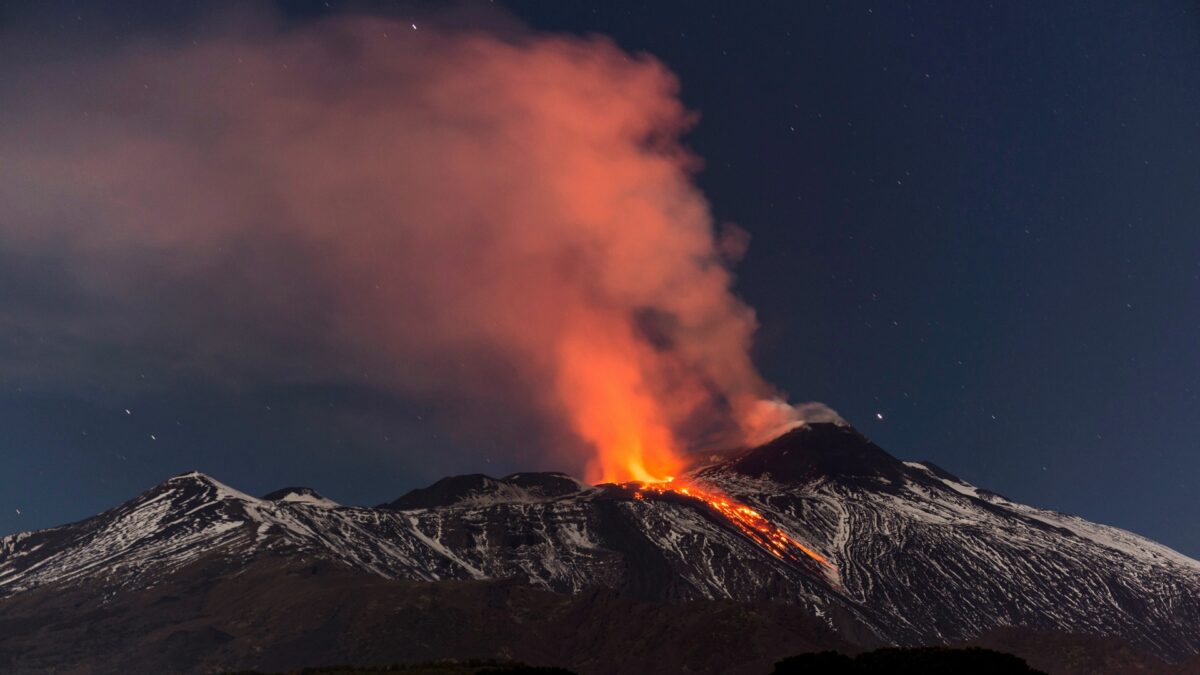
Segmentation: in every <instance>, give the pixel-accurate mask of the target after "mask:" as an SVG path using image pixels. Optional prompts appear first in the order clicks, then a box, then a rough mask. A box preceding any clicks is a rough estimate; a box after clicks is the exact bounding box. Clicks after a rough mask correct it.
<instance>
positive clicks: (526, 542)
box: [0, 424, 1200, 672]
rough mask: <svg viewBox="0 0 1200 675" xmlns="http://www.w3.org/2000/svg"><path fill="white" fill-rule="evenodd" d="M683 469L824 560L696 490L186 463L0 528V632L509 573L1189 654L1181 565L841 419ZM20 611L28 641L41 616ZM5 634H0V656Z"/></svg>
mask: <svg viewBox="0 0 1200 675" xmlns="http://www.w3.org/2000/svg"><path fill="white" fill-rule="evenodd" d="M693 478H694V479H695V480H700V481H704V482H707V483H709V484H711V485H715V486H717V487H719V488H721V489H722V490H724V491H726V492H727V493H729V494H731V495H733V496H734V497H736V498H738V499H740V500H743V501H744V502H746V503H747V504H749V505H751V506H753V507H754V508H755V509H757V510H758V511H760V512H761V513H763V514H764V515H766V516H767V517H768V518H769V519H771V520H772V521H773V522H774V523H776V524H777V525H779V526H781V527H783V528H784V529H785V530H786V531H787V532H788V533H789V534H791V535H792V536H795V537H797V538H799V539H800V540H802V541H804V542H806V543H807V544H808V545H810V546H811V547H812V548H814V549H816V550H817V551H819V552H820V553H821V554H823V555H825V556H827V557H828V558H829V559H830V560H831V561H832V562H833V563H834V564H835V565H836V566H837V571H836V572H831V571H829V570H826V569H825V568H823V567H821V566H819V565H817V564H815V563H805V562H802V561H800V562H798V561H789V560H781V559H779V558H777V557H775V556H773V555H771V554H770V553H769V552H767V551H766V550H764V549H763V548H761V547H759V546H758V545H757V544H755V543H754V542H753V541H751V540H750V539H748V538H746V537H745V536H744V535H742V534H741V533H740V532H739V531H738V530H737V529H736V528H734V527H732V526H731V525H730V524H729V523H728V522H726V521H725V520H724V519H722V518H721V517H720V516H719V515H718V514H716V513H715V512H713V511H712V510H711V509H709V508H708V507H707V506H706V505H704V504H703V503H701V502H699V501H698V500H695V499H691V498H689V497H686V496H683V495H678V494H664V495H656V494H649V493H647V494H644V495H638V494H635V490H634V489H632V488H630V487H628V486H616V485H604V486H598V487H592V486H587V485H583V484H581V483H579V482H578V481H575V480H574V479H572V478H570V477H568V476H565V475H563V474H518V475H514V476H509V477H506V478H502V479H494V478H490V477H487V476H479V475H475V476H460V477H453V478H447V479H444V480H442V481H439V482H438V483H436V484H434V485H433V486H430V487H429V488H425V489H422V490H416V491H413V492H412V493H409V494H408V495H405V496H403V497H401V498H400V499H397V500H396V501H394V502H392V503H390V504H387V505H383V506H381V507H376V508H354V507H343V506H339V505H337V504H335V503H333V502H332V501H330V500H328V499H325V498H324V497H321V496H320V495H319V494H317V493H316V492H315V491H313V490H310V489H307V488H287V489H284V490H280V491H277V492H274V493H272V494H270V495H267V496H266V497H264V498H255V497H252V496H249V495H246V494H243V493H241V492H239V491H237V490H235V489H233V488H230V487H228V486H225V485H223V484H221V483H219V482H218V481H216V480H214V479H212V478H210V477H208V476H205V475H203V474H198V473H193V474H187V475H183V476H177V477H175V478H172V479H170V480H168V481H166V482H164V483H162V484H161V485H158V486H156V487H155V488H153V489H151V490H150V491H148V492H146V493H144V494H142V495H140V496H138V497H137V498H135V499H133V500H131V501H129V502H127V503H125V504H122V505H121V506H118V507H116V508H114V509H112V510H110V511H108V512H105V513H103V514H100V515H99V516H96V517H94V518H91V519H88V520H85V521H81V522H79V523H75V524H71V525H67V526H63V527H60V528H55V529H51V530H44V531H40V532H33V533H22V534H17V535H13V536H9V537H6V538H4V539H2V540H0V627H2V626H3V622H4V621H5V620H6V618H7V617H9V616H11V615H13V613H14V612H15V611H16V610H14V609H13V608H14V607H27V608H28V607H30V605H29V604H28V603H29V601H30V598H34V597H42V596H43V595H44V594H48V595H53V596H55V597H63V596H64V595H67V596H70V595H71V594H72V593H78V592H82V589H89V592H93V594H94V593H100V594H101V595H100V596H99V597H94V595H88V596H87V598H86V599H81V600H79V602H80V603H82V604H87V603H89V602H98V603H100V605H99V606H100V607H103V606H116V605H119V604H120V603H122V602H125V601H127V600H128V599H129V598H132V597H141V596H140V595H139V594H146V593H155V592H159V591H160V590H161V589H162V588H164V587H167V586H171V587H175V586H178V585H179V584H181V583H184V582H186V581H187V580H188V579H191V581H190V582H188V583H190V584H191V585H192V586H196V585H198V584H199V585H202V584H203V583H206V579H228V578H231V577H236V576H237V575H242V574H247V573H248V572H247V570H251V569H262V568H263V566H267V567H270V566H272V565H285V563H286V565H285V566H286V567H287V568H288V569H289V570H293V571H294V566H295V563H296V561H304V564H305V565H310V564H319V565H322V566H331V567H330V569H336V570H339V572H338V574H339V575H342V574H349V575H358V576H360V577H362V578H364V579H367V578H369V579H378V580H383V581H388V580H390V581H392V582H397V583H399V582H404V583H408V582H420V583H424V584H429V583H430V582H438V583H442V582H446V581H448V580H462V581H471V582H474V583H490V582H491V581H493V580H516V581H519V582H521V583H522V584H523V585H527V586H529V587H530V588H531V590H534V591H537V592H544V593H550V594H552V595H554V594H563V595H573V596H576V597H581V596H586V594H587V593H591V592H594V589H597V588H607V589H612V591H614V592H616V593H617V594H618V597H620V598H623V599H624V600H623V601H628V602H643V603H652V604H657V605H662V606H672V605H677V604H678V603H683V602H694V601H736V602H737V603H743V604H744V605H745V606H753V605H755V604H756V603H757V605H759V606H773V607H774V606H777V607H786V608H789V609H788V610H787V611H789V612H796V613H798V616H804V617H810V618H811V620H813V621H815V622H816V624H817V625H819V626H821V627H823V628H821V630H823V631H826V633H823V635H826V636H829V635H833V634H835V633H836V634H837V635H838V636H839V637H838V638H837V639H838V640H842V641H846V642H849V643H854V644H858V645H862V646H876V645H882V644H890V643H896V644H929V643H951V642H962V641H967V640H971V639H973V638H975V637H976V636H979V635H981V634H985V633H989V631H994V630H997V629H1003V628H1004V627H1008V626H1021V627H1026V628H1029V629H1033V630H1036V631H1043V632H1057V633H1074V634H1085V635H1094V636H1100V637H1106V638H1109V639H1115V640H1118V641H1122V642H1126V643H1129V644H1131V645H1134V646H1136V647H1137V648H1138V649H1141V650H1144V651H1147V652H1151V653H1153V654H1155V655H1157V656H1159V657H1162V658H1165V659H1170V660H1182V659H1186V658H1190V657H1192V656H1194V655H1195V654H1197V652H1200V563H1198V562H1197V561H1195V560H1192V559H1190V558H1187V557H1185V556H1182V555H1180V554H1178V553H1176V552H1174V551H1172V550H1170V549H1168V548H1166V547H1163V546H1161V545H1158V544H1156V543H1154V542H1151V541H1149V540H1146V539H1144V538H1142V537H1138V536H1136V535H1134V534H1131V533H1128V532H1125V531H1122V530H1119V529H1116V528H1111V527H1106V526H1103V525H1097V524H1094V523H1090V522H1087V521H1084V520H1082V519H1079V518H1075V517H1071V516H1066V515H1062V514H1058V513H1054V512H1050V511H1045V510H1042V509H1037V508H1033V507H1029V506H1024V505H1021V504H1016V503H1013V502H1011V501H1009V500H1007V499H1005V498H1003V497H1001V496H999V495H996V494H994V493H990V492H987V491H985V490H981V489H978V488H976V487H974V486H971V485H969V484H967V483H965V482H963V481H961V480H959V479H957V478H955V477H954V476H952V475H950V474H948V473H946V472H945V471H942V470H941V469H939V468H937V467H935V466H933V465H931V464H922V463H915V462H901V461H899V460H897V459H895V458H893V457H891V456H890V455H888V454H887V453H886V452H884V451H883V450H882V449H880V448H878V447H877V446H875V445H874V444H872V443H870V442H869V441H868V440H867V439H865V438H864V437H862V436H861V435H859V434H858V433H857V432H855V431H854V430H853V429H850V428H848V427H843V426H835V425H823V424H814V425H812V426H810V427H802V428H800V429H797V430H794V431H792V432H790V433H788V434H786V435H784V436H782V437H780V438H779V439H776V440H775V441H773V442H771V443H769V444H767V445H765V446H762V447H760V448H756V449H754V450H752V451H749V452H747V453H745V454H744V455H742V456H740V457H736V458H734V459H732V460H729V461H726V462H722V463H719V464H716V465H713V466H709V467H706V468H703V469H701V470H699V471H697V472H696V473H695V474H694V476H693ZM322 569H324V567H323V568H322ZM197 575H201V576H197ZM201 577H203V578H201ZM289 578H293V577H289ZM339 578H340V577H339ZM181 579H182V580H184V581H181ZM293 581H294V582H295V588H294V589H293V591H292V592H294V593H299V594H302V595H303V594H305V593H316V592H319V588H318V587H319V585H320V584H319V582H318V581H316V580H314V581H312V582H311V583H308V582H305V581H303V577H302V575H301V576H299V577H294V578H293ZM434 585H436V584H434ZM156 589H158V590H156ZM105 603H108V605H106V604H105ZM663 603H667V604H666V605H663ZM764 603H766V605H764ZM43 604H44V603H43ZM342 611H350V610H348V609H344V610H342ZM18 614H19V612H18ZM42 614H44V612H43V613H42ZM22 616H25V617H26V619H25V621H26V623H25V624H21V625H26V626H28V625H33V626H34V628H35V629H36V630H34V629H31V630H34V632H33V633H30V635H33V634H37V631H38V630H41V628H37V626H38V625H39V624H38V623H37V622H38V621H43V620H48V619H36V618H33V617H35V616H41V614H38V613H37V612H34V613H33V614H30V615H22ZM58 620H59V621H60V622H61V621H67V623H69V621H68V620H67V619H66V618H59V619H58ZM28 622H33V623H32V624H29V623H28ZM42 628H44V626H43V627H42ZM214 630H218V629H214ZM238 630H242V629H229V628H228V627H226V628H221V629H219V632H220V633H221V635H223V636H228V640H226V638H225V637H219V636H215V634H211V633H205V634H206V635H208V636H209V638H212V639H213V640H216V641H217V642H219V643H220V644H219V645H215V646H213V647H212V649H216V650H218V652H219V651H220V650H219V649H218V647H220V648H221V649H225V648H226V647H223V646H222V645H225V644H226V642H229V641H233V642H234V643H237V641H238V640H239V639H240V638H239V637H238V635H239V633H238ZM10 635H11V633H10ZM189 635H190V634H189ZM192 637H196V636H192ZM177 639H178V640H186V639H190V638H177ZM197 639H199V638H197ZM206 639H207V638H206ZM255 639H257V640H265V641H267V642H270V640H269V639H268V638H265V637H259V638H255ZM595 639H599V638H595ZM6 640H7V641H8V644H6ZM202 642H203V640H202ZM14 644H16V643H13V642H12V639H11V638H5V637H4V633H3V631H0V659H2V658H3V656H4V654H6V653H7V652H6V651H5V650H6V649H7V648H9V647H11V646H12V645H14ZM260 647H262V645H261V644H260ZM262 648H263V649H265V647H262ZM230 649H232V648H230ZM202 651H203V650H202ZM234 652H236V650H234ZM234 652H231V654H232V653H234ZM205 653H208V652H205ZM260 653H261V652H260ZM479 655H480V656H492V655H495V654H479ZM10 656H11V654H10ZM501 656H503V654H501ZM517 656H520V657H521V658H524V659H525V660H531V659H530V658H529V656H528V655H517ZM534 657H535V658H533V659H532V660H533V661H537V658H536V655H534ZM12 658H19V657H12ZM229 658H230V659H231V660H230V661H228V662H226V663H229V664H235V665H239V666H240V665H253V664H251V663H248V662H247V663H243V662H238V661H237V659H236V658H234V656H230V657H229ZM543 661H544V660H543ZM0 663H3V660H0ZM292 665H304V664H303V663H298V664H292ZM573 665H575V667H577V668H578V667H579V664H578V663H575V664H573ZM606 667H610V668H611V667H613V666H612V664H611V663H609V664H607V665H606ZM584 670H587V669H586V668H584ZM628 672H637V671H636V670H630V671H628ZM713 672H718V671H713Z"/></svg>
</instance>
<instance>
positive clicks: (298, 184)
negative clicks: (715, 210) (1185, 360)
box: [0, 16, 798, 480]
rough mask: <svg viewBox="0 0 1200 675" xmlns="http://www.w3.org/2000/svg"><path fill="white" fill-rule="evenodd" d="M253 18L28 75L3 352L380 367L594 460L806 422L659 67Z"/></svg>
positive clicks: (12, 69)
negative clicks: (247, 25)
mask: <svg viewBox="0 0 1200 675" xmlns="http://www.w3.org/2000/svg"><path fill="white" fill-rule="evenodd" d="M253 25H254V28H251V29H239V30H218V31H211V30H210V31H206V32H203V33H199V34H197V35H196V36H195V37H194V39H188V40H175V41H174V42H166V41H158V42H152V41H143V42H140V43H138V44H132V45H126V46H125V47H124V48H122V49H119V50H113V51H109V52H105V53H103V54H102V55H99V56H97V55H94V54H93V55H90V56H88V57H86V58H84V57H60V58H47V59H42V60H34V61H31V62H26V63H23V64H13V63H10V64H9V65H6V66H4V73H5V75H6V77H4V78H3V80H2V82H0V93H2V94H3V97H4V99H5V100H6V101H8V102H10V103H9V104H6V105H5V106H4V108H3V110H2V111H0V158H3V159H2V161H0V262H4V263H5V264H4V267H5V269H6V270H7V272H6V273H5V277H6V278H5V279H0V283H3V284H5V285H6V286H8V287H9V288H10V289H12V290H13V293H11V294H9V300H7V301H6V302H7V303H8V304H7V305H6V308H5V312H4V315H3V318H2V319H0V321H2V322H3V323H0V332H2V334H6V335H9V336H16V337H13V338H12V340H13V347H14V348H13V349H11V350H8V354H9V357H8V358H6V359H4V360H3V361H2V362H0V372H3V373H4V374H5V375H6V376H7V377H9V378H15V379H17V380H22V381H30V380H38V379H41V380H45V379H52V378H62V379H67V380H69V379H72V378H84V379H86V378H87V377H102V376H103V377H114V378H115V377H120V375H119V374H117V373H114V372H109V371H106V370H105V369H106V368H107V367H108V364H111V363H112V362H113V361H114V360H115V361H116V362H118V363H129V362H132V361H138V362H149V363H151V364H152V367H153V368H154V369H156V372H168V373H171V374H172V376H177V377H181V378H188V377H202V378H209V379H219V380H221V381H224V382H227V383H229V384H230V385H231V386H246V385H251V386H252V385H253V383H261V382H284V383H286V382H298V381H306V380H316V379H324V380H334V381H342V380H344V381H358V382H369V383H370V384H371V386H375V387H379V388H382V389H385V390H388V391H392V392H396V393H397V394H398V395H402V396H407V397H414V398H423V399H429V400H435V401H439V402H442V403H443V404H444V406H446V407H459V408H461V409H462V410H466V411H471V414H469V415H464V417H468V418H469V419H470V420H471V421H469V422H465V421H463V420H462V419H459V420H458V421H457V422H456V426H459V427H466V430H467V431H471V432H476V433H481V434H486V433H487V432H488V425H489V424H492V423H496V420H498V419H500V418H503V417H504V416H505V415H506V414H507V413H506V412H505V411H506V410H517V411H519V413H520V414H522V415H528V416H529V417H530V418H531V419H536V420H538V423H539V425H540V427H541V428H543V429H547V430H552V432H551V435H555V437H556V438H558V439H559V440H560V441H561V440H562V439H563V438H568V439H570V442H565V443H561V442H560V443H556V444H555V446H554V447H555V450H550V449H547V451H557V452H561V453H563V456H562V457H561V459H562V460H563V461H566V462H570V463H573V464H572V465H573V466H575V467H576V468H581V469H586V471H587V475H588V477H589V478H592V479H594V480H600V479H618V478H619V479H628V478H638V479H644V478H657V477H661V475H663V474H665V473H666V472H669V471H674V470H675V469H676V468H678V465H679V463H680V457H681V456H683V454H684V453H686V452H687V451H690V450H693V449H700V448H705V447H713V446H716V445H726V446H727V445H731V444H736V443H738V442H742V441H744V440H746V439H749V438H760V437H761V436H762V433H763V429H764V427H770V428H775V427H779V426H781V425H786V424H787V423H789V422H793V421H795V420H796V419H798V418H797V417H796V416H795V414H794V411H793V410H792V409H791V408H790V407H789V406H786V405H779V404H778V403H774V402H772V401H777V400H778V394H777V392H776V391H775V390H774V389H773V388H772V387H771V386H770V385H769V384H767V383H766V382H765V381H764V380H763V378H762V377H761V376H760V375H759V373H758V372H757V371H756V369H755V367H754V365H753V364H752V362H751V359H750V356H749V350H750V343H751V338H752V335H753V333H754V330H755V319H754V314H753V312H752V310H751V309H750V308H749V307H747V306H746V305H745V304H744V303H743V302H742V301H740V300H739V299H738V298H737V297H736V296H735V295H734V293H733V292H732V291H731V285H732V277H731V273H730V270H729V267H728V265H729V264H731V261H732V260H735V259H736V258H737V257H739V256H740V254H741V252H742V251H744V249H745V245H746V237H745V234H744V233H743V232H741V231H740V230H737V229H730V228H726V229H725V231H724V233H723V234H722V235H721V236H718V235H717V233H716V228H715V227H714V223H713V220H712V216H711V214H710V210H709V206H708V204H707V203H706V201H705V198H704V196H703V195H702V194H701V193H700V191H699V190H698V189H697V187H696V186H695V184H694V183H693V181H692V177H693V174H694V172H695V170H696V169H697V168H698V166H699V163H698V161H697V159H696V158H695V157H693V156H692V155H690V154H689V153H688V151H687V150H686V149H685V148H684V147H683V146H682V145H681V144H680V136H681V134H683V133H684V132H685V131H686V130H687V129H688V127H689V125H691V124H692V123H693V121H694V116H693V114H692V113H690V112H689V111H688V110H686V109H685V108H684V107H683V105H682V104H681V103H680V100H679V98H678V96H677V94H678V89H679V83H678V82H677V81H676V79H675V78H674V76H673V75H672V74H671V73H670V72H669V71H668V70H667V69H666V68H665V67H664V66H663V65H662V64H661V63H659V62H658V61H656V60H655V59H653V58H652V57H649V56H646V55H633V54H629V53H626V52H624V51H622V50H621V49H620V48H618V47H617V46H615V45H614V44H613V43H611V42H609V41H607V40H605V39H603V38H578V37H564V36H555V35H544V34H534V33H530V32H520V31H505V33H504V34H503V35H497V34H494V33H489V32H487V31H480V30H477V29H470V28H456V29H446V30H441V31H439V30H434V29H429V28H426V27H421V29H419V30H418V29H417V27H416V26H415V25H410V24H409V23H407V22H401V21H396V20H391V19H385V18H379V17H365V16H359V17H350V18H337V19H326V20H321V21H316V22H311V23H307V24H303V25H299V26H291V27H280V26H273V25H271V24H270V23H269V22H266V23H263V22H258V23H255V24H253ZM34 295H37V296H39V297H42V296H49V297H52V298H55V299H57V301H56V302H51V303H44V302H41V303H33V302H23V300H26V299H29V298H31V297H32V296H34ZM30 336H37V338H38V339H37V340H33V339H28V338H30ZM98 354H106V355H109V356H110V357H112V358H100V357H98V356H97V355H98ZM114 355H115V357H114ZM611 448H617V449H619V451H615V452H614V451H611V450H609V449H611ZM631 458H634V459H633V460H631Z"/></svg>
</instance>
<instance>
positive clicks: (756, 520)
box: [634, 479, 837, 571]
mask: <svg viewBox="0 0 1200 675" xmlns="http://www.w3.org/2000/svg"><path fill="white" fill-rule="evenodd" d="M638 485H639V486H640V487H639V488H638V491H637V492H635V493H634V498H635V499H643V498H644V497H643V492H646V491H649V492H655V493H658V494H664V493H668V492H674V493H677V494H681V495H686V496H688V497H693V498H695V499H699V500H700V501H702V502H704V503H705V504H708V506H709V507H710V508H712V509H713V510H714V511H716V512H717V513H719V514H721V515H722V516H724V517H725V519H726V520H728V521H729V522H730V523H732V524H733V526H734V527H736V528H737V529H738V530H740V531H741V532H742V533H743V534H745V535H746V536H747V537H749V538H750V539H751V540H753V541H754V542H755V543H757V544H758V545H759V546H761V547H763V548H765V549H766V550H768V551H770V552H771V553H772V554H773V555H774V556H775V557H777V558H781V559H794V558H797V557H798V556H797V554H798V553H801V554H804V555H805V556H808V557H809V558H811V559H812V560H815V561H817V562H818V563H820V564H822V565H824V566H825V567H826V568H828V569H830V570H834V571H836V570H837V568H836V567H835V566H834V565H833V563H831V562H829V559H828V558H826V557H825V556H823V555H821V554H820V553H817V552H816V551H814V550H812V549H810V548H808V547H807V546H805V545H804V544H801V543H800V542H799V541H796V539H795V538H794V537H792V536H790V535H789V534H788V533H786V532H784V531H783V530H781V529H779V528H778V527H776V526H775V525H774V524H772V523H771V521H769V520H767V519H766V518H765V517H763V515H762V514H761V513H759V512H758V511H755V510H754V509H752V508H750V507H749V506H746V505H745V504H743V503H741V502H739V501H737V500H736V499H734V498H733V497H730V496H729V495H727V494H725V493H723V492H721V491H720V490H717V489H715V488H712V487H708V486H702V485H698V484H697V483H694V482H684V481H682V480H675V479H670V480H667V481H663V482H658V483H639V484H638Z"/></svg>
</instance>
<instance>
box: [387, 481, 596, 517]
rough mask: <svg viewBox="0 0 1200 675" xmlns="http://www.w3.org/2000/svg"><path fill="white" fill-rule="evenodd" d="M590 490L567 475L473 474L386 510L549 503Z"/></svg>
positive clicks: (418, 491) (413, 495) (439, 484)
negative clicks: (557, 498) (487, 504)
mask: <svg viewBox="0 0 1200 675" xmlns="http://www.w3.org/2000/svg"><path fill="white" fill-rule="evenodd" d="M588 488H589V486H587V485H585V484H583V483H580V482H579V481H577V480H575V479H574V478H571V477H570V476H568V475H567V474H565V473H555V472H549V473H515V474H513V475H511V476H505V477H504V478H492V477H491V476H485V475H483V474H481V473H472V474H467V475H464V476H450V477H448V478H443V479H441V480H439V481H438V482H436V483H434V484H433V485H430V486H429V487H426V488H417V489H416V490H413V491H411V492H409V493H408V494H405V495H404V496H402V497H400V498H399V499H397V500H395V501H393V502H391V503H389V504H385V505H383V507H384V508H389V509H396V510H401V511H404V510H411V509H434V508H438V507H444V506H454V505H458V504H465V503H485V502H490V503H495V502H499V501H508V502H519V501H545V500H549V499H554V498H556V497H564V496H567V495H571V494H575V493H578V492H582V491H584V490H587V489H588Z"/></svg>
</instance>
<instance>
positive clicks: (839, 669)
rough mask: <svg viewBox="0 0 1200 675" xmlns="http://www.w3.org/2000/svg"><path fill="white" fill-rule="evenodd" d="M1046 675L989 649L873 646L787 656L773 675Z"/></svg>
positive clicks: (1014, 657) (1017, 659)
mask: <svg viewBox="0 0 1200 675" xmlns="http://www.w3.org/2000/svg"><path fill="white" fill-rule="evenodd" d="M815 673H820V674H821V675H910V674H911V675H962V674H963V673H971V674H972V675H1045V673H1043V672H1042V671H1040V670H1034V669H1033V668H1030V667H1029V665H1028V664H1026V663H1025V661H1024V659H1021V658H1018V657H1016V656H1013V655H1012V654H1005V653H1003V652H996V651H992V650H990V649H981V648H979V647H969V648H967V649H953V648H949V647H919V648H912V649H876V650H875V651H871V652H864V653H862V654H859V655H858V656H854V657H850V656H846V655H845V654H841V653H838V652H819V653H816V654H801V655H799V656H790V657H788V658H786V659H784V660H782V661H780V662H779V663H777V664H775V670H774V671H772V675H813V674H815Z"/></svg>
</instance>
